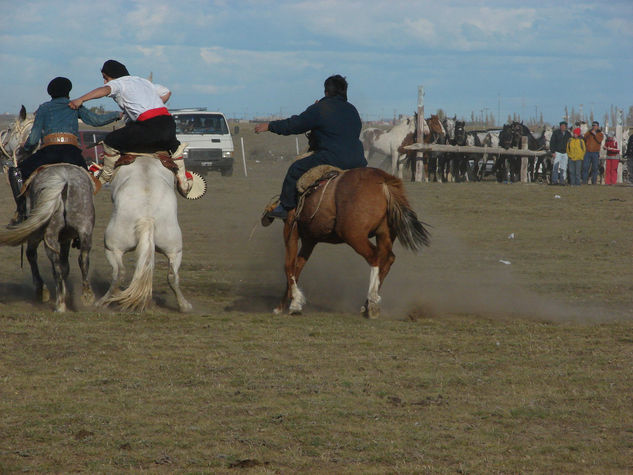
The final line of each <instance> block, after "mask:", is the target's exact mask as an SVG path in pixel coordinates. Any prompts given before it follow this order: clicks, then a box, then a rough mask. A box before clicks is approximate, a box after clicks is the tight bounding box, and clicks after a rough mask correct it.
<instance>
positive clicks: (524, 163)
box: [521, 137, 529, 183]
mask: <svg viewBox="0 0 633 475" xmlns="http://www.w3.org/2000/svg"><path fill="white" fill-rule="evenodd" d="M527 149H528V138H527V137H521V150H527ZM528 178H529V177H528V157H521V183H527V182H528V181H529V179H528Z"/></svg>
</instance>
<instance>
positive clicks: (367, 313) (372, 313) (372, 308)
mask: <svg viewBox="0 0 633 475" xmlns="http://www.w3.org/2000/svg"><path fill="white" fill-rule="evenodd" d="M360 311H361V313H362V314H363V317H365V318H368V319H369V320H374V319H376V318H378V317H379V316H380V304H379V303H378V302H375V303H374V302H365V305H363V306H362V307H361V308H360Z"/></svg>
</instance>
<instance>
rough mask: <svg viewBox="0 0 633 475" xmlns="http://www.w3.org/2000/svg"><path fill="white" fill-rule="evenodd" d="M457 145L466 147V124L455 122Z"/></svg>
mask: <svg viewBox="0 0 633 475" xmlns="http://www.w3.org/2000/svg"><path fill="white" fill-rule="evenodd" d="M454 141H455V145H466V122H464V121H463V120H457V121H455V138H454Z"/></svg>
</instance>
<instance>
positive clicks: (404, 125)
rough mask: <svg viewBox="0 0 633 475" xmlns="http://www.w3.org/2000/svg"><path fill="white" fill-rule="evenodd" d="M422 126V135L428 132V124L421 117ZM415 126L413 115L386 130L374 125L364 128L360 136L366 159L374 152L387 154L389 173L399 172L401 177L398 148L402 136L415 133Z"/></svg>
mask: <svg viewBox="0 0 633 475" xmlns="http://www.w3.org/2000/svg"><path fill="white" fill-rule="evenodd" d="M422 127H423V132H422V133H423V134H424V135H427V134H429V133H430V130H429V126H428V125H427V123H426V121H425V120H424V119H422ZM415 128H416V124H415V117H403V118H402V119H401V120H400V122H398V123H397V124H396V125H394V126H393V127H392V128H391V129H389V130H387V131H385V130H382V129H378V128H375V127H371V128H367V129H365V130H364V131H363V132H362V133H361V136H360V138H361V142H362V143H363V148H364V149H365V157H366V158H367V161H369V160H370V159H371V157H372V155H373V154H374V153H376V152H379V153H382V154H384V155H387V156H388V157H391V174H392V175H396V174H397V173H400V175H399V176H400V177H402V170H401V166H400V165H401V160H400V157H401V156H402V154H400V152H398V148H399V147H400V146H401V145H402V142H403V141H404V138H405V137H406V136H407V135H408V134H413V133H415Z"/></svg>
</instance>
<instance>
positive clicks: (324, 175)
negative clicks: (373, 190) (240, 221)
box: [261, 165, 345, 226]
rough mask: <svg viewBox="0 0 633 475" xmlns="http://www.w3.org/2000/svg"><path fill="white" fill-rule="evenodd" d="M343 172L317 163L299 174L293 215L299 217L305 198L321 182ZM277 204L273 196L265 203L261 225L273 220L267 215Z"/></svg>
mask: <svg viewBox="0 0 633 475" xmlns="http://www.w3.org/2000/svg"><path fill="white" fill-rule="evenodd" d="M343 173H345V170H342V169H340V168H338V167H334V166H332V165H317V166H316V167H313V168H311V169H310V170H308V171H307V172H305V173H304V174H303V175H301V176H300V177H299V179H298V180H297V193H298V195H299V199H298V201H297V209H296V212H295V217H299V216H300V215H301V210H302V209H303V204H304V202H305V199H306V198H307V197H308V196H310V195H311V194H312V192H314V191H315V190H317V189H318V188H319V187H320V186H321V184H322V183H324V182H326V183H329V182H330V181H331V180H332V179H334V178H336V177H337V176H339V175H342V174H343ZM278 204H279V199H278V198H277V197H275V198H273V199H272V200H271V201H270V202H269V203H268V204H267V205H266V207H265V208H264V214H263V215H262V217H261V223H262V226H268V225H270V224H271V223H272V222H273V218H271V217H270V216H268V213H269V212H270V211H272V210H273V209H275V207H276V206H277V205H278Z"/></svg>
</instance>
